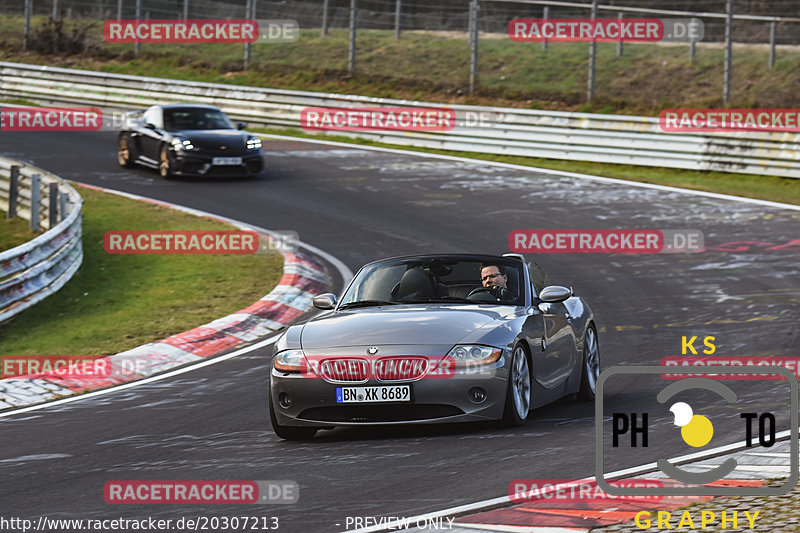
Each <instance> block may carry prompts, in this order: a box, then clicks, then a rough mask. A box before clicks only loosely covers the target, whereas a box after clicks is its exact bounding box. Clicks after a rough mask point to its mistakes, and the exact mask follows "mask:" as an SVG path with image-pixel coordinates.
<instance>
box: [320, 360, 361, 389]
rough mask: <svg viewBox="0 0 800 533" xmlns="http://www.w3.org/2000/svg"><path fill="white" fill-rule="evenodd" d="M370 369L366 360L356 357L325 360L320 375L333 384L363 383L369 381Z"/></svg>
mask: <svg viewBox="0 0 800 533" xmlns="http://www.w3.org/2000/svg"><path fill="white" fill-rule="evenodd" d="M369 367H370V365H369V362H368V361H367V360H366V359H359V358H355V357H337V358H335V359H323V360H322V361H321V362H320V364H319V375H320V376H322V379H324V380H325V381H330V382H332V383H353V382H363V381H367V379H369V374H370V368H369Z"/></svg>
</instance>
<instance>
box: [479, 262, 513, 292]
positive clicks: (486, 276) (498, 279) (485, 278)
mask: <svg viewBox="0 0 800 533" xmlns="http://www.w3.org/2000/svg"><path fill="white" fill-rule="evenodd" d="M481 283H482V284H483V286H484V287H492V286H495V287H504V288H507V284H508V275H507V274H506V271H505V269H504V268H503V267H502V266H500V265H491V264H488V265H487V264H484V265H481Z"/></svg>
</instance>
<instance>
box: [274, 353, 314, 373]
mask: <svg viewBox="0 0 800 533" xmlns="http://www.w3.org/2000/svg"><path fill="white" fill-rule="evenodd" d="M272 363H273V365H274V366H275V369H276V370H280V371H282V372H303V371H307V370H308V362H307V361H306V356H305V354H303V350H284V351H282V352H278V353H276V354H275V357H274V358H273V359H272Z"/></svg>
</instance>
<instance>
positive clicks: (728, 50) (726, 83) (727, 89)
mask: <svg viewBox="0 0 800 533" xmlns="http://www.w3.org/2000/svg"><path fill="white" fill-rule="evenodd" d="M727 15H728V16H727V17H726V18H725V72H724V76H725V79H724V80H723V84H722V85H723V86H722V105H723V106H727V105H728V102H730V100H731V68H732V67H733V65H732V62H733V0H728V13H727Z"/></svg>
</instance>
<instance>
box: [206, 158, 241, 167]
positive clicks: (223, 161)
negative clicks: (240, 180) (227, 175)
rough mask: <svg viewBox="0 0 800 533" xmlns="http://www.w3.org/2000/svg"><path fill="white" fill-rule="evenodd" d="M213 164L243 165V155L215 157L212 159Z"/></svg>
mask: <svg viewBox="0 0 800 533" xmlns="http://www.w3.org/2000/svg"><path fill="white" fill-rule="evenodd" d="M211 164H212V165H241V164H242V158H241V157H215V158H214V159H212V160H211Z"/></svg>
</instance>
